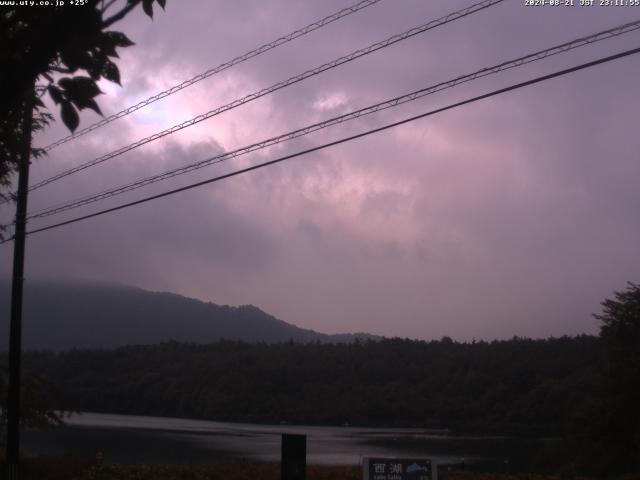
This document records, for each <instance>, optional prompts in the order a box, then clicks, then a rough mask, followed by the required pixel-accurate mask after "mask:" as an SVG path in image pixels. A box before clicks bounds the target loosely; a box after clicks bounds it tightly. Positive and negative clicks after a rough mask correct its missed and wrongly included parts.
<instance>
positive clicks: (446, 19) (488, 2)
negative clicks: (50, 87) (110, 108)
mask: <svg viewBox="0 0 640 480" xmlns="http://www.w3.org/2000/svg"><path fill="white" fill-rule="evenodd" d="M503 1H504V0H483V1H482V2H479V3H475V4H473V5H471V6H469V7H466V8H464V9H461V10H457V11H455V12H452V13H449V14H448V15H445V16H443V17H440V18H438V19H436V20H432V21H430V22H428V23H426V24H424V25H421V26H419V27H414V28H411V29H409V30H407V31H406V32H403V33H400V34H396V35H393V36H391V37H389V38H387V39H386V40H383V41H381V42H377V43H374V44H372V45H369V46H368V47H365V48H362V49H360V50H356V51H355V52H352V53H350V54H349V55H345V56H343V57H340V58H338V59H336V60H333V61H331V62H328V63H325V64H323V65H321V66H319V67H316V68H313V69H311V70H307V71H306V72H303V73H301V74H299V75H295V76H293V77H291V78H289V79H287V80H284V81H281V82H278V83H276V84H274V85H272V86H270V87H267V88H264V89H262V90H259V91H257V92H254V93H252V94H249V95H247V96H245V97H243V98H240V99H237V100H234V101H233V102H231V103H228V104H226V105H223V106H221V107H218V108H216V109H214V110H210V111H209V112H207V113H203V114H201V115H198V116H197V117H195V118H192V119H191V120H187V121H185V122H183V123H180V124H177V125H174V126H173V127H171V128H168V129H166V130H163V131H162V132H159V133H155V134H153V135H151V136H149V137H146V138H143V139H141V140H138V141H137V142H134V143H131V144H129V145H126V146H124V147H122V148H119V149H118V150H115V151H113V152H110V153H108V154H106V155H103V156H102V157H99V158H96V159H94V160H91V161H89V162H86V163H84V164H82V165H78V166H77V167H74V168H71V169H69V170H66V171H64V172H61V173H59V174H57V175H54V176H52V177H49V178H47V179H45V180H42V181H40V182H38V183H36V184H35V185H33V186H31V188H30V189H29V190H30V191H31V190H36V189H38V188H41V187H43V186H45V185H48V184H49V183H51V182H55V181H56V180H60V179H61V178H64V177H67V176H69V175H72V174H74V173H77V172H79V171H82V170H85V169H87V168H89V167H92V166H94V165H97V164H99V163H102V162H105V161H107V160H110V159H112V158H114V157H117V156H119V155H122V154H123V153H126V152H129V151H131V150H133V149H135V148H138V147H140V146H142V145H145V144H147V143H149V142H152V141H154V140H158V139H159V138H162V137H165V136H167V135H170V134H172V133H175V132H177V131H179V130H182V129H184V128H187V127H190V126H192V125H195V124H196V123H199V122H202V121H203V120H207V119H209V118H211V117H213V116H216V115H219V114H221V113H223V112H226V111H228V110H231V109H233V108H236V107H239V106H241V105H243V104H245V103H248V102H251V101H253V100H256V99H258V98H260V97H263V96H265V95H268V94H270V93H273V92H275V91H277V90H280V89H282V88H285V87H288V86H290V85H293V84H295V83H298V82H301V81H302V80H305V79H307V78H309V77H312V76H315V75H319V74H320V73H322V72H324V71H327V70H330V69H333V68H336V67H338V66H340V65H343V64H345V63H348V62H351V61H353V60H355V59H357V58H360V57H362V56H364V55H368V54H370V53H373V52H375V51H377V50H380V49H383V48H386V47H389V46H391V45H393V44H395V43H398V42H400V41H403V40H406V39H408V38H411V37H413V36H415V35H418V34H420V33H424V32H426V31H428V30H431V29H434V28H436V27H439V26H441V25H445V24H447V23H450V22H453V21H455V20H459V19H461V18H464V17H466V16H468V15H471V14H473V13H476V12H479V11H481V10H484V9H485V8H489V7H491V6H493V5H496V4H498V3H501V2H503Z"/></svg>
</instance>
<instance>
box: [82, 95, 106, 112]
mask: <svg viewBox="0 0 640 480" xmlns="http://www.w3.org/2000/svg"><path fill="white" fill-rule="evenodd" d="M80 108H90V109H91V110H93V111H94V112H96V113H97V114H98V115H102V112H101V111H100V107H98V104H97V103H96V101H95V100H93V99H91V100H89V101H88V102H87V103H86V104H85V105H84V106H83V107H80ZM102 116H104V115H102Z"/></svg>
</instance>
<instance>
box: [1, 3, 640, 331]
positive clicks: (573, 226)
mask: <svg viewBox="0 0 640 480" xmlns="http://www.w3.org/2000/svg"><path fill="white" fill-rule="evenodd" d="M353 3H355V2H349V1H344V0H324V1H305V2H300V1H294V0H270V1H268V2H265V1H258V0H238V1H234V2H230V1H226V0H220V1H213V0H169V1H168V2H167V7H166V11H164V12H162V11H160V10H159V9H157V7H156V12H155V15H154V18H153V21H151V20H150V19H149V18H148V17H146V16H144V15H143V14H142V12H135V13H133V14H131V15H130V16H129V17H127V18H126V19H125V20H124V21H122V22H120V23H118V24H116V25H115V26H114V29H116V30H120V31H123V32H125V33H126V34H127V35H128V36H129V37H130V38H131V39H132V40H133V41H134V42H136V45H135V46H133V47H130V48H126V49H120V59H119V60H118V66H119V68H120V71H121V74H122V87H119V86H118V85H115V84H110V83H108V82H106V81H105V82H101V88H102V90H103V91H104V92H105V93H104V94H103V95H101V96H100V97H99V98H98V103H99V104H100V107H101V108H102V111H103V112H104V113H105V114H107V115H108V114H111V113H115V112H117V111H119V110H121V109H123V108H126V107H128V106H130V105H132V104H135V103H137V102H139V101H141V100H144V99H146V98H148V97H149V96H151V95H154V94H156V93H157V92H159V91H161V90H164V89H167V88H170V87H172V86H174V85H176V84H179V83H181V82H182V81H183V80H186V79H188V78H191V77H193V76H195V75H198V74H199V73H202V72H204V71H205V70H208V69H209V68H212V67H215V66H217V65H219V64H221V63H224V62H226V61H228V60H231V59H232V58H234V57H237V56H239V55H242V54H243V53H245V52H247V51H249V50H252V49H254V48H256V47H258V46H260V45H262V44H264V43H267V42H270V41H272V40H274V39H276V38H279V37H281V36H283V35H286V34H288V33H290V32H292V31H294V30H296V29H298V28H300V27H303V26H305V25H307V24H310V23H312V22H314V21H316V20H318V19H320V18H322V17H325V16H327V15H330V14H331V13H333V12H335V11H338V10H340V9H342V8H344V7H347V6H349V5H351V4H353ZM471 3H473V2H472V1H469V0H465V1H462V0H446V1H445V0H434V1H419V0H382V1H381V2H379V3H377V4H375V5H373V6H370V7H368V8H366V9H364V10H362V11H360V12H358V13H356V14H353V15H350V16H348V17H345V18H343V19H341V20H339V21H337V22H334V23H332V24H331V25H329V26H326V27H324V28H321V29H319V30H317V31H315V32H312V33H310V34H308V35H305V36H304V37H302V38H299V39H297V40H295V41H293V42H290V43H287V44H286V45H283V46H281V47H278V48H276V49H274V50H272V51H270V52H268V53H266V54H263V55H260V56H258V57H256V58H254V59H251V60H249V61H246V62H244V63H242V64H240V65H237V66H235V67H233V68H231V69H229V70H226V71H225V72H223V73H221V74H217V75H214V76H212V77H210V78H208V79H206V80H203V81H201V82H199V83H197V84H196V85H193V86H191V87H189V88H187V89H185V90H183V91H181V92H179V93H177V94H175V95H172V96H170V97H168V98H165V99H163V100H161V101H159V102H156V103H154V104H153V105H151V106H149V107H147V108H145V109H141V110H139V111H138V112H135V113H133V114H131V115H129V116H127V117H125V118H123V119H120V120H117V121H115V122H113V123H111V124H109V125H108V126H105V127H104V128H100V129H98V130H96V131H94V132H93V133H91V134H88V135H86V136H83V137H81V138H79V139H76V140H74V141H72V142H69V143H67V144H65V145H63V146H61V147H58V148H56V149H54V150H52V151H51V152H50V153H49V155H48V157H46V158H44V159H39V160H36V161H34V163H33V165H32V172H31V179H32V183H34V182H36V181H38V180H41V179H44V178H48V177H49V176H51V175H54V174H56V173H58V172H60V171H63V170H66V169H68V168H71V167H73V166H75V165H79V164H81V163H83V162H86V161H89V160H92V159H94V158H97V157H99V156H101V155H103V154H105V153H107V152H110V151H112V150H115V149H117V148H120V147H122V146H124V145H126V144H129V143H132V142H135V141H137V140H139V139H141V138H143V137H146V136H149V135H152V134H153V133H156V132H159V131H161V130H164V129H165V128H168V127H171V126H173V125H175V124H178V123H181V122H182V121H185V120H188V119H190V118H193V117H195V116H197V115H200V114H202V113H204V112H207V111H209V110H212V109H214V108H216V107H218V106H221V105H224V104H227V103H229V102H231V101H233V100H234V99H237V98H240V97H243V96H245V95H248V94H250V93H253V92H256V91H258V90H261V89H262V88H265V87H269V86H271V85H272V84H275V83H276V82H279V81H281V80H285V79H288V78H289V77H292V76H294V75H297V74H298V73H301V72H303V71H305V70H308V69H311V68H314V67H316V66H319V65H321V64H324V63H326V62H329V61H331V60H333V59H335V58H338V57H341V56H343V55H346V54H348V53H351V52H352V51H354V50H357V49H359V48H363V47H366V46H368V45H370V44H372V43H374V42H377V41H380V40H383V39H386V38H388V37H390V36H392V35H394V34H397V33H401V32H404V31H406V30H408V29H410V28H412V27H415V26H419V25H422V24H425V23H427V22H428V21H430V20H433V19H436V18H438V17H441V16H443V15H446V14H448V13H450V12H453V11H455V10H458V9H460V8H463V7H465V6H468V5H470V4H471ZM579 3H580V0H575V1H574V6H557V7H555V6H549V5H546V6H526V5H525V2H524V0H506V1H505V2H502V3H500V4H498V5H495V6H493V7H491V8H488V9H486V10H483V11H481V12H478V13H476V14H473V15H470V16H469V17H466V18H464V19H461V20H457V21H455V22H452V23H450V24H447V25H445V26H441V27H438V28H436V29H433V30H431V31H428V32H426V33H422V34H420V35H417V36H415V37H412V38H411V39H408V40H405V41H402V42H399V43H397V44H396V45H394V46H391V47H389V48H385V49H382V50H380V51H378V52H375V53H373V54H370V55H367V56H365V57H362V58H359V59H357V60H355V61H353V62H350V63H348V64H346V65H343V66H341V67H338V68H334V69H332V70H330V71H327V72H325V73H322V74H320V75H317V76H314V77H312V78H309V79H307V80H305V81H303V82H300V83H298V84H296V85H293V86H290V87H287V88H284V89H282V90H280V91H278V92H275V93H273V94H270V95H267V96H265V97H262V98H260V99H258V100H256V101H253V102H250V103H248V104H245V105H243V106H240V107H238V108H235V109H233V110H231V111H228V112H225V113H223V114H221V115H219V116H216V117H214V118H212V119H209V120H206V121H204V122H201V123H199V124H197V125H195V126H193V127H190V128H186V129H184V130H182V131H180V132H178V133H175V134H173V135H170V136H167V137H165V138H163V139H161V140H157V141H154V142H152V143H149V144H147V145H145V146H144V147H141V148H137V149H135V150H133V151H131V152H129V153H127V154H124V155H121V156H119V157H117V158H114V159H112V160H109V161H107V162H105V163H103V164H101V165H99V166H95V167H92V168H90V169H87V170H85V171H83V172H81V173H77V174H75V175H70V176H68V177H66V178H65V179H63V180H60V181H58V182H55V183H52V184H50V185H48V186H46V187H43V188H42V189H39V190H36V191H34V192H32V194H31V196H30V200H29V202H30V210H35V209H38V208H45V207H49V206H51V205H54V204H57V203H60V202H65V201H67V200H70V199H75V198H78V197H82V196H84V195H88V194H91V193H94V192H97V191H101V190H103V189H106V188H110V187H113V186H116V185H120V184H122V183H126V182H129V181H132V180H137V179H139V178H143V177H146V176H149V175H153V174H156V173H160V172H162V171H165V170H166V169H169V168H173V167H176V166H181V165H186V164H188V163H191V162H194V161H197V160H202V159H205V158H208V157H210V156H213V155H217V154H220V153H223V152H225V151H230V150H233V149H236V148H240V147H243V146H245V145H248V144H250V143H253V142H256V141H259V140H263V139H266V138H269V137H271V136H274V135H278V134H281V133H284V132H288V131H290V130H293V129H296V128H300V127H303V126H306V125H309V124H312V123H315V122H318V121H321V120H322V119H325V118H329V117H331V116H335V115H339V114H342V113H347V112H349V111H351V110H355V109H357V108H362V107H365V106H368V105H371V104H373V103H377V102H380V101H383V100H387V99H389V98H392V97H395V96H398V95H402V94H405V93H408V92H411V91H413V90H417V89H419V88H424V87H427V86H430V85H433V84H436V83H439V82H442V81H446V80H449V79H451V78H454V77H457V76H459V75H462V74H466V73H470V72H473V71H475V70H478V69H480V68H483V67H488V66H492V65H495V64H498V63H501V62H503V61H506V60H510V59H512V58H516V57H519V56H522V55H525V54H528V53H531V52H533V51H537V50H541V49H544V48H548V47H552V46H554V45H557V44H560V43H563V42H567V41H570V40H574V39H576V38H578V37H583V36H586V35H589V34H592V33H595V32H597V31H600V30H605V29H607V28H611V27H613V26H616V25H619V24H622V23H626V22H630V21H633V20H637V19H640V7H630V6H624V7H623V6H608V7H605V6H599V5H597V4H596V5H594V6H592V7H587V6H580V5H579ZM638 46H640V31H636V32H633V33H630V34H627V35H624V36H621V37H619V38H615V39H610V40H606V41H603V42H600V43H598V44H595V45H589V46H587V47H584V48H580V49H577V50H575V51H572V52H568V53H565V54H562V55H557V56H555V57H553V58H549V59H546V60H543V61H540V62H536V63H533V64H530V65H527V66H524V67H521V68H517V69H513V70H510V71H508V72H503V73H500V74H497V75H492V76H489V77H486V78H483V79H481V80H478V81H474V82H470V83H468V84H465V85H463V86H458V87H455V88H452V89H448V90H446V91H443V92H439V93H437V94H434V95H429V96H426V97H424V98H422V99H420V100H417V101H414V102H411V103H409V104H406V105H403V106H400V107H397V108H394V109H389V110H386V111H383V112H379V113H377V114H374V115H370V116H367V117H364V118H360V119H358V120H355V121H351V122H347V123H344V124H341V125H339V126H335V127H331V128H328V129H326V130H322V131H320V132H316V133H314V134H311V135H309V136H305V137H303V138H299V139H296V140H293V141H289V142H286V143H283V144H280V145H277V146H273V147H270V148H268V149H265V150H262V151H259V152H254V153H251V154H249V155H245V156H242V157H239V158H236V159H232V160H229V161H226V162H224V163H221V164H219V165H215V166H211V167H207V168H204V169H201V170H198V171H197V172H192V173H190V174H187V175H183V176H179V177H176V178H173V179H171V180H168V181H164V182H159V183H157V184H154V185H152V186H149V187H145V188H143V189H140V190H137V191H135V192H130V193H128V194H126V195H121V196H118V197H115V198H113V199H110V200H108V201H104V202H100V203H96V204H93V205H91V206H87V207H83V208H79V209H76V210H72V211H70V212H66V213H65V214H60V215H57V216H55V217H49V218H46V219H40V220H34V221H32V222H30V228H37V227H40V226H45V225H49V224H51V223H54V222H57V221H61V220H65V219H71V218H74V217H76V216H78V215H81V214H86V213H90V212H93V211H96V210H98V209H102V208H106V207H109V206H114V205H118V204H120V203H123V202H125V201H131V200H135V199H138V198H142V197H144V196H148V195H151V194H153V193H160V192H163V191H166V190H169V189H171V188H177V187H180V186H183V185H187V184H190V183H193V182H196V181H199V180H204V179H207V178H211V177H213V176H216V175H220V174H223V173H227V172H231V171H233V170H236V169H238V168H242V167H246V166H250V165H255V164H258V163H260V162H264V161H268V160H271V159H274V158H277V157H280V156H283V155H286V154H290V153H294V152H298V151H300V150H304V149H307V148H311V147H313V146H317V145H321V144H324V143H327V142H331V141H334V140H337V139H340V138H343V137H346V136H349V135H354V134H357V133H359V132H362V131H366V130H369V129H372V128H375V127H378V126H382V125H385V124H388V123H391V122H395V121H398V120H402V119H404V118H407V117H410V116H413V115H417V114H420V113H423V112H427V111H430V110H433V109H435V108H439V107H442V106H445V105H448V104H451V103H455V102H458V101H460V100H464V99H466V98H470V97H473V96H476V95H480V94H483V93H486V92H488V91H491V90H494V89H497V88H501V87H505V86H508V85H511V84H513V83H517V82H521V81H524V80H527V79H529V78H532V77H534V76H538V75H543V74H546V73H550V72H553V71H556V70H560V69H562V68H566V67H569V66H573V65H577V64H579V63H584V62H586V61H590V60H593V59H596V58H599V57H602V56H606V55H610V54H612V53H617V52H619V51H622V50H626V49H629V48H633V47H638ZM638 78H640V56H638V55H635V56H632V57H628V58H625V59H622V60H618V61H615V62H611V63H607V64H605V65H601V66H597V67H594V68H591V69H588V70H585V71H581V72H577V73H574V74H571V75H568V76H565V77H562V78H558V79H553V80H550V81H547V82H543V83H541V84H538V85H535V86H530V87H527V88H524V89H520V90H517V91H514V92H510V93H506V94H503V95H500V96H496V97H493V98H490V99H486V100H483V101H480V102H476V103H473V104H470V105H466V106H462V107H459V108H455V109H452V110H449V111H447V112H443V113H440V114H437V115H434V116H430V117H427V118H424V119H421V120H418V121H415V122H411V123H409V124H405V125H403V126H400V127H397V128H394V129H390V130H387V131H384V132H381V133H377V134H374V135H370V136H367V137H364V138H361V139H358V140H355V141H351V142H348V143H344V144H342V145H339V146H335V147H332V148H328V149H324V150H321V151H318V152H315V153H311V154H308V155H304V156H300V157H297V158H295V159H291V160H288V161H286V162H283V163H280V164H278V165H275V166H271V167H267V168H264V169H260V170H256V171H253V172H249V173H246V174H243V175H240V176H237V177H233V178H230V179H227V180H224V181H222V182H218V183H215V184H210V185H207V186H203V187H200V188H198V189H193V190H189V191H186V192H182V193H180V194H177V195H174V196H170V197H166V198H163V199H161V200H157V201H154V202H149V203H146V204H144V205H139V206H136V207H132V208H129V209H126V210H122V211H119V212H115V213H111V214H108V215H104V216H101V217H96V218H94V219H90V220H86V221H83V222H78V223H75V224H73V225H69V226H65V227H61V228H57V229H54V230H50V231H47V232H42V233H38V234H34V235H32V236H30V237H29V238H28V241H27V257H26V267H25V268H26V274H25V276H26V279H27V280H26V282H27V283H26V288H28V285H29V282H30V281H35V280H38V279H41V278H46V279H78V280H82V281H89V280H90V281H104V282H117V283H123V284H128V285H133V286H138V287H141V288H145V289H148V290H154V291H169V292H175V293H179V294H182V295H185V296H189V297H194V298H199V299H202V300H205V301H211V302H214V303H217V304H230V305H243V304H253V305H256V306H258V307H260V308H261V309H263V310H265V311H266V312H269V313H271V314H272V315H275V316H276V317H278V318H280V319H282V320H284V321H286V322H289V323H293V324H296V325H298V326H300V327H304V328H312V329H314V330H317V331H320V332H324V333H338V332H368V333H372V334H378V335H385V336H399V337H409V338H418V339H438V338H440V337H442V336H445V335H447V336H450V337H452V338H454V339H457V340H461V341H468V340H471V339H473V338H475V339H486V340H491V339H500V338H511V337H513V336H514V335H517V336H525V337H534V338H541V337H548V336H560V335H565V334H566V335H575V334H581V333H597V332H598V322H597V320H595V319H594V318H593V317H592V313H597V312H599V311H600V302H601V301H603V300H604V299H605V298H606V297H610V296H611V295H612V293H613V292H614V291H615V290H622V289H624V288H625V284H626V282H627V281H636V282H638V281H639V279H638V275H639V272H640V255H639V254H638V253H639V252H638V250H639V246H640V216H638V208H639V207H640V189H638V188H637V185H638V179H639V178H640V135H638V132H639V131H638V125H639V124H640V121H639V120H638V113H637V112H638V107H639V106H640V105H639V98H640V97H639V96H638V83H637V79H638ZM56 114H57V113H56ZM99 119H100V117H99V116H98V115H97V114H95V113H93V112H91V111H85V112H83V113H82V115H81V127H83V126H87V125H90V124H91V123H93V122H95V121H98V120H99ZM66 134H67V132H66V130H65V128H64V126H63V124H62V122H61V121H58V122H57V123H56V124H54V125H53V126H52V127H50V128H49V129H47V130H46V131H44V132H42V133H40V134H39V135H38V136H37V137H36V138H35V140H34V143H35V144H36V145H46V144H48V143H50V142H52V141H55V140H57V139H58V138H60V137H62V136H65V135H66ZM11 208H12V207H9V206H7V205H4V206H2V207H0V217H1V218H3V219H5V220H6V219H9V218H11V215H12V213H11ZM11 254H12V248H11V246H10V245H7V244H5V245H3V246H1V247H0V258H1V259H2V264H1V269H2V271H0V274H1V275H3V276H5V277H8V276H9V274H10V267H11Z"/></svg>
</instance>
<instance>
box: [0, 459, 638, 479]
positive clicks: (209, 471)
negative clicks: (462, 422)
mask: <svg viewBox="0 0 640 480" xmlns="http://www.w3.org/2000/svg"><path fill="white" fill-rule="evenodd" d="M0 468H1V473H0V479H2V480H4V479H5V478H6V477H5V475H6V467H5V464H4V462H2V459H0ZM306 478H307V480H361V479H362V471H361V468H360V467H357V466H354V467H318V466H309V467H307V475H306ZM568 478H571V479H573V480H589V479H588V478H586V477H566V476H549V475H538V474H526V473H520V474H510V473H477V472H468V471H455V470H454V471H442V472H440V474H439V480H567V479H568ZM20 479H21V480H121V479H122V480H280V466H279V465H278V464H269V463H235V464H230V463H221V464H210V465H98V464H97V462H96V459H95V458H91V457H86V456H74V455H64V456H55V457H45V456H42V457H34V458H29V459H28V460H27V461H26V462H25V465H24V469H23V474H22V475H21V477H20ZM618 480H640V474H635V475H626V476H624V477H619V478H618Z"/></svg>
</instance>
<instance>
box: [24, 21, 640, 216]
mask: <svg viewBox="0 0 640 480" xmlns="http://www.w3.org/2000/svg"><path fill="white" fill-rule="evenodd" d="M638 29H640V20H637V21H635V22H630V23H626V24H624V25H619V26H616V27H613V28H610V29H607V30H604V31H601V32H598V33H594V34H592V35H589V36H586V37H581V38H578V39H575V40H572V41H570V42H566V43H563V44H560V45H556V46H554V47H551V48H547V49H545V50H540V51H537V52H535V53H531V54H528V55H525V56H522V57H519V58H516V59H513V60H508V61H505V62H502V63H500V64H498V65H494V66H492V67H486V68H483V69H481V70H477V71H475V72H473V73H470V74H466V75H462V76H459V77H456V78H454V79H452V80H448V81H446V82H441V83H438V84H436V85H433V86H430V87H427V88H423V89H420V90H417V91H414V92H411V93H408V94H405V95H402V96H399V97H395V98H392V99H390V100H386V101H384V102H379V103H377V104H374V105H370V106H368V107H365V108H361V109H359V110H355V111H352V112H349V113H346V114H344V115H340V116H337V117H333V118H330V119H327V120H324V121H322V122H318V123H315V124H312V125H308V126H306V127H303V128H300V129H297V130H293V131H291V132H288V133H285V134H282V135H279V136H276V137H272V138H269V139H266V140H262V141H260V142H256V143H253V144H251V145H248V146H245V147H242V148H239V149H236V150H233V151H230V152H226V153H223V154H220V155H216V156H213V157H210V158H207V159H205V160H200V161H198V162H195V163H191V164H189V165H185V166H182V167H179V168H175V169H173V170H169V171H167V172H163V173H160V174H157V175H154V176H151V177H146V178H143V179H140V180H137V181H135V182H131V183H128V184H125V185H121V186H118V187H115V188H111V189H109V190H105V191H102V192H100V193H97V194H93V195H89V196H85V197H82V198H80V199H76V200H73V201H67V202H64V203H59V204H58V205H55V206H52V207H46V208H43V209H39V210H37V211H34V212H32V213H31V214H30V215H29V216H28V217H27V218H28V219H33V218H44V217H48V216H51V215H55V214H58V213H61V212H65V211H68V210H72V209H74V208H78V207H81V206H84V205H88V204H91V203H95V202H97V201H100V200H103V199H106V198H110V197H114V196H116V195H120V194H123V193H126V192H129V191H132V190H136V189H138V188H142V187H144V186H147V185H151V184H153V183H156V182H159V181H162V180H166V179H168V178H172V177H175V176H178V175H182V174H185V173H189V172H192V171H195V170H198V169H201V168H204V167H207V166H210V165H213V164H217V163H221V162H223V161H226V160H230V159H232V158H235V157H238V156H241V155H244V154H247V153H250V152H254V151H256V150H261V149H263V148H267V147H270V146H273V145H276V144H278V143H282V142H285V141H288V140H292V139H294V138H297V137H301V136H304V135H308V134H310V133H312V132H315V131H318V130H321V129H324V128H327V127H329V126H332V125H337V124H340V123H343V122H346V121H349V120H353V119H356V118H360V117H362V116H365V115H369V114H372V113H375V112H379V111H382V110H386V109H388V108H393V107H396V106H398V105H402V104H404V103H408V102H411V101H414V100H417V99H419V98H422V97H424V96H426V95H430V94H433V93H436V92H440V91H442V90H445V89H448V88H452V87H454V86H457V85H460V84H462V83H466V82H470V81H473V80H476V79H478V78H482V77H486V76H489V75H493V74H496V73H499V72H502V71H504V70H508V69H511V68H514V67H519V66H522V65H526V64H529V63H533V62H536V61H539V60H543V59H545V58H548V57H550V56H553V55H557V54H559V53H564V52H567V51H569V50H573V49H575V48H579V47H583V46H585V45H589V44H592V43H596V42H599V41H602V40H606V39H609V38H612V37H617V36H619V35H622V34H625V33H629V32H632V31H635V30H638Z"/></svg>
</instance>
